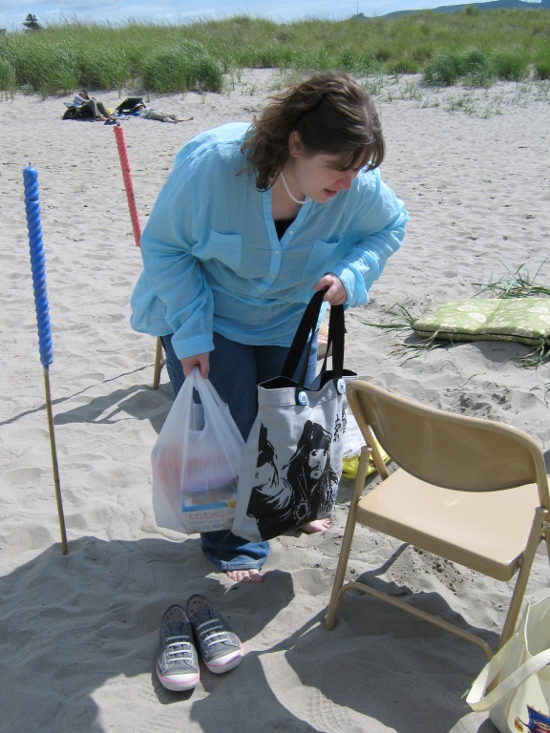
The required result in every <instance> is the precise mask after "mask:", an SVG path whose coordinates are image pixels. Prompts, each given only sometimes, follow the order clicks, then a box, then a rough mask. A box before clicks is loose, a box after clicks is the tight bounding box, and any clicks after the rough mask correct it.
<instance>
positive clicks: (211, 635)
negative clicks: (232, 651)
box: [196, 618, 229, 648]
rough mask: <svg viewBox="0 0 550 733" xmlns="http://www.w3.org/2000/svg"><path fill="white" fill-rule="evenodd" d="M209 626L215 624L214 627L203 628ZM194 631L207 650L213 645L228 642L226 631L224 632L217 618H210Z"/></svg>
mask: <svg viewBox="0 0 550 733" xmlns="http://www.w3.org/2000/svg"><path fill="white" fill-rule="evenodd" d="M211 624H215V626H211V627H210V628H208V629H205V628H204V627H205V626H208V625H211ZM219 629H221V631H219ZM196 631H197V633H198V635H199V636H200V637H201V641H202V642H203V644H204V645H205V646H206V647H208V648H210V647H213V646H214V644H221V643H222V642H224V641H229V639H228V637H227V631H224V628H223V626H222V625H221V623H220V622H219V619H217V618H211V619H209V620H208V621H203V622H202V624H199V625H198V626H197V628H196Z"/></svg>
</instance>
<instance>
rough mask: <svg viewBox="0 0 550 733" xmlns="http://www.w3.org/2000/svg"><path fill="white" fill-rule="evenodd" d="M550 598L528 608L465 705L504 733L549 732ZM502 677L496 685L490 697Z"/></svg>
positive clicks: (479, 678) (477, 681) (474, 687)
mask: <svg viewBox="0 0 550 733" xmlns="http://www.w3.org/2000/svg"><path fill="white" fill-rule="evenodd" d="M548 665H550V596H547V597H546V598H543V599H542V600H541V601H538V602H537V603H529V604H528V605H527V607H526V609H525V611H524V614H523V616H522V618H521V621H520V623H519V626H518V630H517V631H516V633H515V634H514V636H512V638H511V639H509V641H508V642H507V643H506V644H505V645H504V646H503V647H502V649H501V650H500V651H499V652H498V653H497V654H496V655H495V656H494V657H493V658H492V659H491V661H490V662H489V663H488V664H487V665H486V666H485V667H484V668H483V669H482V671H481V673H480V675H479V677H478V678H477V679H476V681H475V682H474V685H473V687H472V689H471V690H470V693H469V695H468V697H467V698H466V702H467V703H468V704H469V705H470V707H471V708H472V709H473V710H475V711H476V712H480V713H482V712H487V711H489V710H490V711H491V712H490V715H489V717H490V718H491V720H492V722H493V723H494V725H495V726H496V727H497V728H498V730H499V731H500V733H517V731H519V732H520V733H543V732H545V733H546V731H550V666H548ZM499 674H500V679H499V682H498V685H497V686H496V687H495V689H494V690H492V691H491V692H489V693H487V692H486V691H487V688H488V687H489V686H490V684H491V682H492V681H493V680H494V679H496V678H497V676H498V675H499Z"/></svg>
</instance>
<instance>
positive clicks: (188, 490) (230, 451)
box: [151, 367, 244, 534]
mask: <svg viewBox="0 0 550 733" xmlns="http://www.w3.org/2000/svg"><path fill="white" fill-rule="evenodd" d="M243 450H244V441H243V439H242V436H241V434H240V432H239V430H238V428H237V426H236V425H235V421H234V420H233V418H232V417H231V414H230V412H229V408H228V407H227V405H226V404H225V403H224V402H222V400H221V399H220V397H219V395H218V393H217V392H216V390H215V389H214V387H213V386H212V384H211V383H210V382H209V381H208V380H207V379H206V380H205V379H202V377H201V376H200V374H199V371H198V369H197V368H196V367H195V369H193V371H192V372H191V374H190V375H189V376H188V377H187V378H186V380H185V382H184V384H183V387H182V388H181V390H180V391H179V393H178V396H177V397H176V400H175V402H174V404H173V405H172V409H171V410H170V412H169V414H168V417H167V418H166V421H165V423H164V425H163V426H162V430H161V431H160V434H159V437H158V440H157V442H156V445H155V447H154V448H153V452H152V454H151V462H152V466H153V508H154V511H155V519H156V523H157V525H158V526H159V527H165V528H166V529H173V530H175V531H176V532H184V533H186V534H191V533H192V532H211V531H215V530H220V529H229V528H230V527H231V524H232V521H233V516H234V513H235V499H236V492H237V480H238V475H239V469H240V465H241V459H242V454H243Z"/></svg>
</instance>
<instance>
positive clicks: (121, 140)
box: [114, 122, 165, 389]
mask: <svg viewBox="0 0 550 733" xmlns="http://www.w3.org/2000/svg"><path fill="white" fill-rule="evenodd" d="M114 129H115V138H116V146H117V148H118V157H119V160H120V167H121V169H122V180H123V181H124V190H125V191H126V199H127V201H128V208H129V209H130V218H131V220H132V229H133V230H134V239H135V240H136V244H137V246H138V247H139V246H140V243H141V226H140V224H139V216H138V211H137V206H136V197H135V196H134V184H133V183H132V174H131V173H130V161H129V160H128V150H127V149H126V139H125V137H124V130H123V129H122V126H121V124H120V122H117V123H116V125H115V128H114ZM164 364H165V360H164V358H163V352H162V342H161V340H160V338H157V350H156V353H155V373H154V376H153V389H157V388H158V386H159V382H160V371H161V369H162V367H163V366H164Z"/></svg>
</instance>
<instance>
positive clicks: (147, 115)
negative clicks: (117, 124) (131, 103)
mask: <svg viewBox="0 0 550 733" xmlns="http://www.w3.org/2000/svg"><path fill="white" fill-rule="evenodd" d="M134 111H135V112H137V113H138V114H139V116H140V117H142V118H143V119H144V120H157V121H158V122H172V123H173V124H176V123H177V122H183V121H184V120H180V119H179V118H178V117H176V115H168V114H166V113H164V112H159V111H158V110H156V109H154V108H153V107H147V106H146V104H145V102H140V103H139V104H137V105H136V106H135V108H134ZM192 119H193V118H192V117H187V118H186V119H185V121H186V122H188V121H189V120H192Z"/></svg>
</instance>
